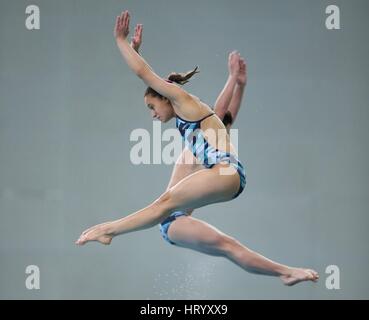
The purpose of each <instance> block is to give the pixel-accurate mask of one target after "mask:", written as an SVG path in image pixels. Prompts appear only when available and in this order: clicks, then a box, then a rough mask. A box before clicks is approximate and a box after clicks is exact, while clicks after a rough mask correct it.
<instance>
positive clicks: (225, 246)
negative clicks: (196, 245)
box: [214, 234, 237, 256]
mask: <svg viewBox="0 0 369 320" xmlns="http://www.w3.org/2000/svg"><path fill="white" fill-rule="evenodd" d="M214 246H215V247H216V249H217V250H218V251H219V252H220V253H221V254H222V255H224V256H227V255H228V254H230V253H231V252H233V251H234V248H235V247H236V246H237V240H236V239H235V238H233V237H230V236H228V235H226V234H219V235H218V236H217V237H216V239H215V241H214Z"/></svg>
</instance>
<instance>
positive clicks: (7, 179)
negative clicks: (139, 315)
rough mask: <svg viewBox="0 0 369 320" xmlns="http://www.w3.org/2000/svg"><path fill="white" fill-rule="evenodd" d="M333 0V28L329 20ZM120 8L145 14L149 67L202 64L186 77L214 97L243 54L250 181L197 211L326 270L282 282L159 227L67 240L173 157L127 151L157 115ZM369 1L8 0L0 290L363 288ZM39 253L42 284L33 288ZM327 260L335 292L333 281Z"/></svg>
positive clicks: (195, 89) (166, 169) (126, 205)
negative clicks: (81, 242)
mask: <svg viewBox="0 0 369 320" xmlns="http://www.w3.org/2000/svg"><path fill="white" fill-rule="evenodd" d="M28 4H36V5H38V6H39V7H40V10H41V29H40V30H38V31H29V30H27V29H26V28H25V24H24V21H25V17H26V15H25V8H26V6H27V5H28ZM329 4H336V5H338V6H339V7H340V9H341V30H333V31H329V30H327V29H326V28H325V18H326V14H325V8H326V6H327V5H329ZM123 9H128V10H130V12H131V14H132V19H131V30H133V25H134V24H135V23H143V24H144V44H143V47H142V54H143V56H144V57H145V59H146V60H147V61H148V62H149V63H150V64H151V66H152V67H153V68H154V70H155V71H156V72H157V73H158V74H160V75H163V76H164V75H166V74H168V73H169V72H170V71H173V70H176V71H187V70H190V69H191V68H192V67H193V66H195V65H199V66H200V69H201V73H200V74H199V75H198V76H197V77H196V78H195V79H194V80H193V81H192V83H191V84H189V85H187V89H188V90H189V91H190V92H191V93H193V94H195V95H197V96H199V97H200V98H201V99H202V100H204V101H206V102H208V103H209V104H213V103H214V101H215V99H216V97H217V94H218V93H219V91H220V90H221V88H222V87H223V84H224V82H225V80H226V77H227V65H226V61H227V55H228V53H229V52H230V51H231V50H233V49H237V50H239V51H240V53H241V54H242V55H243V56H245V57H246V60H247V62H248V78H249V81H248V86H247V89H246V96H245V100H244V103H243V106H242V109H241V111H240V113H239V117H238V119H237V122H236V124H235V127H237V128H238V129H239V155H240V158H241V160H242V161H243V163H244V164H245V166H246V170H247V177H248V185H247V187H246V191H245V192H244V193H243V194H242V195H241V196H240V197H239V198H237V199H236V200H235V201H232V202H228V203H223V204H218V205H212V206H209V207H205V208H202V209H200V210H197V212H196V214H195V216H196V217H198V218H200V219H204V220H206V221H208V222H209V223H211V224H214V225H215V226H216V227H218V228H219V229H221V230H223V231H224V232H226V233H229V234H231V235H233V236H234V237H236V238H237V239H239V240H240V241H242V242H243V243H245V244H246V245H248V246H249V247H251V248H252V249H254V250H256V251H259V252H261V253H263V254H264V255H266V256H268V257H270V258H272V259H274V260H277V261H281V262H283V263H286V264H289V265H293V266H308V267H312V268H315V269H316V270H317V271H319V272H320V274H321V281H320V282H319V283H318V284H307V283H306V284H301V285H298V286H296V287H293V288H287V287H284V286H282V285H281V284H280V282H279V281H278V280H276V279H274V278H270V277H261V276H256V275H251V274H248V273H246V272H245V271H243V270H241V269H240V268H238V267H237V266H235V265H233V264H231V263H230V262H228V261H226V260H223V259H219V258H214V257H209V256H205V255H202V254H200V253H196V252H192V251H189V250H185V249H180V248H177V247H173V246H170V245H168V244H167V243H165V242H164V241H163V240H162V239H161V236H160V234H159V231H158V228H153V229H150V230H146V231H141V232H139V233H131V234H127V235H124V236H122V237H120V238H117V239H115V240H114V241H113V244H112V245H111V246H109V247H105V246H99V245H97V244H92V245H88V246H86V247H83V248H80V247H76V246H75V245H74V241H75V239H76V238H77V237H78V236H79V234H80V232H81V231H82V230H83V229H85V228H86V227H88V226H91V225H93V224H96V223H100V222H102V221H105V220H111V219H114V218H118V217H121V216H124V215H127V214H129V213H131V212H133V211H135V210H138V209H140V208H141V207H144V206H146V205H147V204H149V203H150V201H152V200H154V199H155V198H156V197H157V196H159V194H160V193H161V191H162V190H164V189H165V187H166V185H167V181H168V179H169V177H170V172H171V166H168V165H164V164H162V165H146V166H145V165H141V166H134V165H133V164H131V162H130V159H129V151H130V148H131V147H132V143H131V142H130V141H129V134H130V133H131V131H132V130H134V129H136V128H145V129H147V130H150V131H151V130H152V121H151V118H150V115H149V113H148V111H147V109H146V108H145V106H144V103H143V99H142V96H143V91H144V88H145V87H144V85H143V83H141V82H140V81H139V80H138V79H137V78H136V77H135V76H134V75H133V73H132V72H131V71H130V70H129V69H128V67H127V65H126V64H125V63H124V61H122V58H121V57H120V53H119V51H118V49H117V48H116V45H115V42H114V38H113V33H112V30H113V24H114V20H115V16H116V15H117V14H119V13H120V12H121V11H122V10H123ZM368 9H369V4H368V2H367V1H365V0H363V1H359V0H356V1H339V0H335V1H307V0H304V1H303V0H298V1H296V0H279V1H272V0H269V1H266V0H263V1H260V0H258V1H256V0H254V1H245V0H242V1H241V0H238V1H235V0H233V1H226V0H219V1H210V0H201V1H198V0H188V1H179V0H178V1H177V0H175V1H164V0H156V1H148V0H147V1H113V0H109V1H97V0H93V1H92V0H88V1H87V0H79V1H72V0H67V1H56V0H48V1H46V0H38V1H36V0H35V1H32V2H30V1H20V0H17V1H10V0H6V1H4V0H1V2H0V298H2V299H10V298H20V299H40V298H43V299H67V298H69V299H75V298H82V299H91V298H93V299H105V298H106V299H168V298H169V299H259V298H263V299H271V298H277V299H289V298H294V299H310V298H314V299H343V298H346V299H352V298H369V281H368V279H367V276H366V273H367V271H368V269H369V252H368V239H369V237H368V233H367V228H368V224H369V223H368V222H369V218H368V207H369V200H368V199H369V197H368V190H369V189H368V187H369V179H368V178H369V175H368V169H367V164H368V162H369V148H368V143H367V138H368V134H369V126H368V117H369V111H368V101H369V99H368V98H369V95H368V90H367V89H368V71H369V66H368V59H367V58H368V56H369V45H368V41H367V32H368V26H369V22H368V19H367V12H368ZM170 126H174V123H173V122H171V123H170V124H168V125H165V126H163V129H165V128H167V127H170ZM31 264H34V265H37V266H39V267H40V271H41V289H40V290H31V291H30V290H27V289H26V287H25V279H26V274H25V268H26V266H27V265H31ZM331 264H334V265H337V266H338V267H339V268H340V271H341V289H340V290H328V289H326V287H325V279H326V278H327V276H328V275H327V274H325V268H326V267H327V266H328V265H331Z"/></svg>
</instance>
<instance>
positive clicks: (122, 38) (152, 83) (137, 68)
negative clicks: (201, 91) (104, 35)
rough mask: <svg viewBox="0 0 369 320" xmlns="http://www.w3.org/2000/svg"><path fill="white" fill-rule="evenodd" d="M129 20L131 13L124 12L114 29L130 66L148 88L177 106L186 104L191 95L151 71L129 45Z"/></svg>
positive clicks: (118, 43) (120, 47) (122, 52)
mask: <svg viewBox="0 0 369 320" xmlns="http://www.w3.org/2000/svg"><path fill="white" fill-rule="evenodd" d="M129 20H130V15H129V12H128V11H124V12H122V14H121V15H120V16H118V17H117V19H116V22H115V28H114V36H115V39H116V42H117V46H118V48H119V50H120V52H121V54H122V56H123V58H124V60H125V61H126V62H127V64H128V66H129V67H130V68H131V70H132V71H133V72H134V73H135V74H136V75H137V76H138V77H139V78H141V79H142V80H143V81H144V82H145V84H146V85H147V86H149V87H151V88H153V89H154V90H155V91H156V92H158V93H160V94H161V95H162V96H164V97H166V98H168V99H169V100H170V101H171V102H172V103H174V104H175V105H181V104H183V103H184V102H186V100H187V99H189V98H190V95H189V94H188V93H187V92H186V91H184V90H183V89H181V88H179V87H177V86H176V85H175V84H173V83H169V82H167V81H165V80H164V79H162V78H161V77H159V76H158V75H157V74H156V73H155V72H154V71H153V70H152V69H151V67H150V66H149V64H148V63H147V62H146V61H145V60H144V59H143V58H142V57H141V56H140V55H139V54H138V53H137V52H136V51H135V49H133V48H132V47H131V45H130V44H129V43H128V41H127V37H128V34H129Z"/></svg>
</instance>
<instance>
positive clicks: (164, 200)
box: [153, 189, 176, 213]
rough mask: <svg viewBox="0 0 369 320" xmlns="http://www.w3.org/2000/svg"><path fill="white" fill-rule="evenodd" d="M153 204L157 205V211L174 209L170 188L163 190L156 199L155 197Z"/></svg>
mask: <svg viewBox="0 0 369 320" xmlns="http://www.w3.org/2000/svg"><path fill="white" fill-rule="evenodd" d="M153 205H155V206H157V207H158V209H159V210H158V211H159V212H168V213H169V212H172V211H174V210H175V209H176V205H175V201H174V196H173V192H172V191H171V189H169V190H167V191H165V192H164V193H163V194H162V195H161V196H160V197H159V198H158V199H156V200H155V201H154V203H153Z"/></svg>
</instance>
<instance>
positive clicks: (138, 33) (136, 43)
mask: <svg viewBox="0 0 369 320" xmlns="http://www.w3.org/2000/svg"><path fill="white" fill-rule="evenodd" d="M142 30H143V25H142V24H137V25H136V27H135V34H134V35H133V37H132V38H131V46H132V48H133V49H135V50H136V51H137V53H138V50H139V49H140V46H141V44H142Z"/></svg>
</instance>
